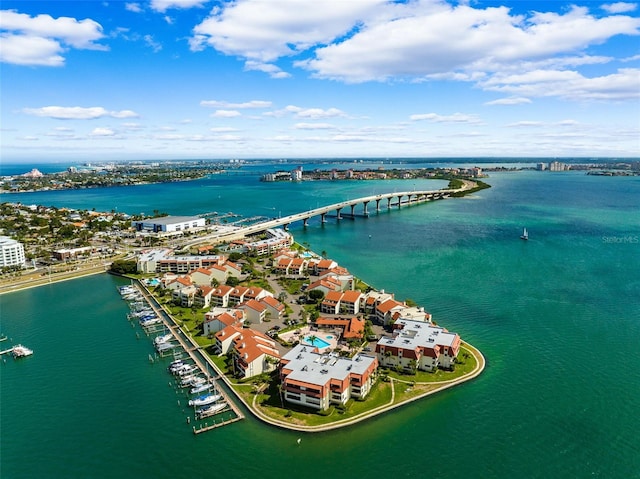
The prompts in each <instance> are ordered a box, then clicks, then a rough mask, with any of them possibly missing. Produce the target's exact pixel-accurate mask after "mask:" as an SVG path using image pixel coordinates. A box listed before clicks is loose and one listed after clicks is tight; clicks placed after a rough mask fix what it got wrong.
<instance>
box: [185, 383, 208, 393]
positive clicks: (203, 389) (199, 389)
mask: <svg viewBox="0 0 640 479" xmlns="http://www.w3.org/2000/svg"><path fill="white" fill-rule="evenodd" d="M212 387H213V384H207V383H204V384H201V385H200V386H196V387H194V388H191V389H190V390H189V394H199V393H203V392H207V391H210V390H211V388H212Z"/></svg>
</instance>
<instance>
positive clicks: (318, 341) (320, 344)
mask: <svg viewBox="0 0 640 479" xmlns="http://www.w3.org/2000/svg"><path fill="white" fill-rule="evenodd" d="M304 342H305V343H307V344H309V345H311V346H315V347H316V348H318V349H324V348H326V347H328V346H329V343H328V342H326V341H325V340H324V339H322V338H319V337H317V336H315V337H313V338H312V337H311V336H305V337H304Z"/></svg>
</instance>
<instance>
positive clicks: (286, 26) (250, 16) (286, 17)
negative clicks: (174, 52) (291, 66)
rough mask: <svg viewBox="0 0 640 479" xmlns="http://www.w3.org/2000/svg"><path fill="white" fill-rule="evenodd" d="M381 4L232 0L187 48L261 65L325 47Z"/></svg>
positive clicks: (366, 0) (369, 0)
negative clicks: (208, 51)
mask: <svg viewBox="0 0 640 479" xmlns="http://www.w3.org/2000/svg"><path fill="white" fill-rule="evenodd" d="M385 1H386V0H358V1H356V2H353V1H338V2H336V1H335V0H315V1H313V2H309V1H308V0H278V1H264V0H237V1H235V2H230V3H228V4H226V5H225V6H224V7H220V8H215V9H214V10H213V11H212V12H211V15H210V16H209V17H208V18H206V19H205V20H204V21H203V22H202V23H200V24H199V25H197V26H196V27H195V28H194V29H193V33H194V36H193V38H192V39H191V48H192V49H193V50H201V49H202V48H204V47H205V46H207V45H208V46H211V47H213V48H215V49H216V50H219V51H221V52H223V53H226V54H228V55H239V56H242V57H244V58H247V59H251V60H257V61H259V62H263V63H267V62H272V61H273V60H275V59H277V58H279V57H282V56H287V55H292V54H295V53H297V52H300V51H304V50H306V49H308V48H310V47H311V46H313V45H316V44H326V43H329V42H331V41H333V40H334V39H336V38H337V37H340V36H342V35H344V34H346V33H348V32H349V31H350V30H351V29H352V28H353V26H354V25H355V24H356V23H358V22H360V21H362V20H364V19H365V18H368V17H370V16H371V15H373V14H375V12H376V7H378V6H380V5H383V4H384V3H385Z"/></svg>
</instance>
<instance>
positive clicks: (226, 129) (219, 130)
mask: <svg viewBox="0 0 640 479" xmlns="http://www.w3.org/2000/svg"><path fill="white" fill-rule="evenodd" d="M209 131H210V132H212V133H232V132H235V131H238V129H237V128H231V127H229V126H214V127H212V128H209Z"/></svg>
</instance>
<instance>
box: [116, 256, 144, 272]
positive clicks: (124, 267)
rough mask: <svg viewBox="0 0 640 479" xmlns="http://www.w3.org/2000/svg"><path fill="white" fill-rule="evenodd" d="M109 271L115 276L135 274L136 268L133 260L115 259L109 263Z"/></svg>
mask: <svg viewBox="0 0 640 479" xmlns="http://www.w3.org/2000/svg"><path fill="white" fill-rule="evenodd" d="M111 271H112V272H113V273H116V274H135V273H136V272H137V271H138V266H137V263H136V262H135V261H133V260H124V259H117V260H115V261H114V262H113V263H111Z"/></svg>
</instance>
